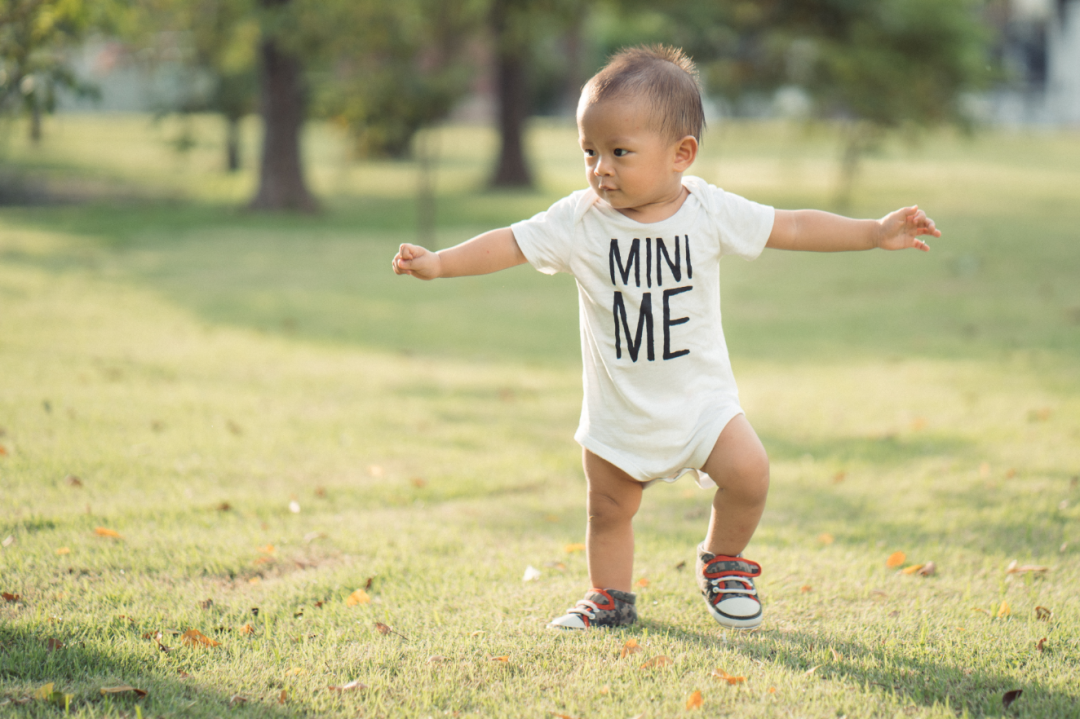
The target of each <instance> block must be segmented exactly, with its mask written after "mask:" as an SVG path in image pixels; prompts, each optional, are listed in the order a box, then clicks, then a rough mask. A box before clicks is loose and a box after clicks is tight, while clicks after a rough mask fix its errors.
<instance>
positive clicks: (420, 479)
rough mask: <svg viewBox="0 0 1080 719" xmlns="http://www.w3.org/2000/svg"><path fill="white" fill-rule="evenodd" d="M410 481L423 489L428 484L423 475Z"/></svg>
mask: <svg viewBox="0 0 1080 719" xmlns="http://www.w3.org/2000/svg"><path fill="white" fill-rule="evenodd" d="M409 483H410V484H412V486H414V487H416V488H417V489H423V488H424V487H426V486H427V480H426V479H424V478H423V477H413V478H412V479H410V480H409Z"/></svg>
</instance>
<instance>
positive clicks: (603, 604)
mask: <svg viewBox="0 0 1080 719" xmlns="http://www.w3.org/2000/svg"><path fill="white" fill-rule="evenodd" d="M636 599H637V597H636V596H635V595H634V594H632V593H631V592H620V591H619V590H618V589H597V588H595V587H593V588H592V589H590V590H589V591H588V592H587V593H586V594H585V598H584V599H579V600H578V603H577V604H575V605H574V606H573V607H571V608H570V609H567V610H566V614H564V615H562V616H561V617H558V618H556V619H552V620H551V622H549V623H548V628H549V629H579V630H580V629H588V628H589V627H625V626H629V625H630V624H633V623H634V622H636V621H637V609H636V608H635V607H634V601H635V600H636Z"/></svg>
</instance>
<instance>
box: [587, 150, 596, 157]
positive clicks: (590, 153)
mask: <svg viewBox="0 0 1080 719" xmlns="http://www.w3.org/2000/svg"><path fill="white" fill-rule="evenodd" d="M595 154H596V150H585V157H593V156H594V155H595Z"/></svg>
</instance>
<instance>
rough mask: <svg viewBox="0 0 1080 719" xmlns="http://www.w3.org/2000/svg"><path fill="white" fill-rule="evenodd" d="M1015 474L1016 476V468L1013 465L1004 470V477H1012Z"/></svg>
mask: <svg viewBox="0 0 1080 719" xmlns="http://www.w3.org/2000/svg"><path fill="white" fill-rule="evenodd" d="M1015 476H1016V470H1015V469H1014V468H1013V467H1009V468H1008V469H1007V470H1005V478H1006V479H1012V478H1013V477H1015Z"/></svg>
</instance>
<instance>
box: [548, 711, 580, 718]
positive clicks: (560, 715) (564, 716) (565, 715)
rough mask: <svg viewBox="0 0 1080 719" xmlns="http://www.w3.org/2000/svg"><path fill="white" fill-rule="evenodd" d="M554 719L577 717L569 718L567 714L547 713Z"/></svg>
mask: <svg viewBox="0 0 1080 719" xmlns="http://www.w3.org/2000/svg"><path fill="white" fill-rule="evenodd" d="M548 714H550V715H551V716H553V717H555V719H577V717H573V716H570V715H569V714H560V713H559V712H548Z"/></svg>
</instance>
